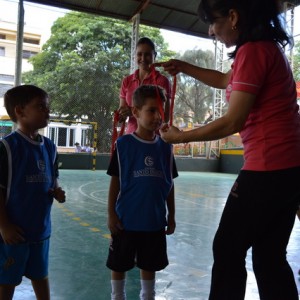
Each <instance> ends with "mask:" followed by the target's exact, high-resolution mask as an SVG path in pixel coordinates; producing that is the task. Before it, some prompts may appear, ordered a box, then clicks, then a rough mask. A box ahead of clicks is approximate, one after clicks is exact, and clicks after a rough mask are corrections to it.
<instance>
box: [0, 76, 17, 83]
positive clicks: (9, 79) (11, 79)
mask: <svg viewBox="0 0 300 300" xmlns="http://www.w3.org/2000/svg"><path fill="white" fill-rule="evenodd" d="M14 80H15V76H14V75H7V74H0V81H6V82H13V81H14Z"/></svg>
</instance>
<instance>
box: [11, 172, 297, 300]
mask: <svg viewBox="0 0 300 300" xmlns="http://www.w3.org/2000/svg"><path fill="white" fill-rule="evenodd" d="M236 177H237V176H236V175H232V174H220V173H200V172H199V173H198V172H180V173H179V177H178V178H176V179H175V193H176V221H177V228H176V232H175V233H174V235H172V236H168V238H167V239H168V255H169V261H170V264H169V266H168V267H167V268H166V269H165V270H163V271H161V272H158V273H157V277H156V294H157V296H156V299H157V300H183V299H184V300H196V299H197V300H207V298H208V293H209V287H210V273H211V267H212V250H211V247H212V240H213V237H214V233H215V231H216V229H217V226H218V222H219V219H220V215H221V213H222V210H223V207H224V204H225V201H226V198H227V194H228V192H229V190H230V188H231V186H232V184H233V182H234V180H235V178H236ZM109 180H110V177H109V176H108V175H106V172H105V171H89V170H80V171H79V170H60V184H61V186H62V187H63V188H64V189H65V191H66V194H67V201H66V203H64V204H58V203H55V204H54V205H53V210H52V227H53V230H52V237H51V246H50V247H51V248H50V266H49V269H50V270H49V278H50V285H51V299H52V300H109V299H110V271H109V270H108V269H107V268H106V266H105V262H106V257H107V252H108V245H109V232H108V230H107V227H106V215H107V214H106V211H107V194H108V186H109ZM299 253H300V222H299V221H298V220H296V222H295V226H294V230H293V232H292V236H291V239H290V244H289V247H288V260H289V262H290V264H291V267H292V269H293V271H294V274H295V278H296V282H297V286H298V290H299V294H300V280H299V276H298V269H299V268H300V256H299ZM246 266H247V270H248V282H247V291H246V297H245V299H246V300H258V299H259V296H258V292H257V287H256V281H255V277H254V274H253V271H252V267H251V251H249V254H248V256H247V261H246ZM139 287H140V282H139V271H138V269H133V270H131V271H130V272H128V276H127V284H126V289H127V299H128V300H137V299H139V296H138V295H139ZM14 299H15V300H33V299H35V296H34V292H33V290H32V287H31V283H30V281H29V280H28V279H26V278H24V279H23V282H22V283H21V285H19V286H18V287H17V288H16V291H15V295H14Z"/></svg>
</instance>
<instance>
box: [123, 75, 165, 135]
mask: <svg viewBox="0 0 300 300" xmlns="http://www.w3.org/2000/svg"><path fill="white" fill-rule="evenodd" d="M143 84H144V85H145V84H157V85H158V86H160V87H161V88H163V89H164V90H165V92H166V96H167V99H170V97H171V84H170V81H169V79H168V78H167V77H166V76H163V75H161V74H160V72H158V71H157V70H155V79H154V78H153V75H152V74H151V73H150V74H149V75H148V76H147V77H146V78H145V79H144V80H143V81H142V82H141V81H140V80H139V70H136V71H135V72H134V73H133V74H131V75H129V76H127V77H125V78H124V79H123V81H122V85H121V89H120V98H121V99H124V100H125V101H126V103H127V105H128V106H132V95H133V93H134V91H135V90H136V89H137V88H138V87H139V86H140V85H143ZM136 128H137V124H136V120H135V118H134V117H133V116H131V117H129V120H128V124H127V129H126V133H131V132H134V131H135V130H136Z"/></svg>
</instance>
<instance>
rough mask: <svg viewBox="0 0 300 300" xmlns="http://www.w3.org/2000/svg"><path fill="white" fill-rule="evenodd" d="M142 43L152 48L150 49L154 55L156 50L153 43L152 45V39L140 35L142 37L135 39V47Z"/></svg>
mask: <svg viewBox="0 0 300 300" xmlns="http://www.w3.org/2000/svg"><path fill="white" fill-rule="evenodd" d="M142 44H146V45H148V46H150V47H151V48H152V50H153V53H154V56H156V54H157V52H156V51H155V45H154V43H153V42H152V40H150V39H149V38H147V37H142V38H140V39H139V40H138V41H137V43H136V47H137V46H138V45H142Z"/></svg>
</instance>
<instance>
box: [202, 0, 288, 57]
mask: <svg viewBox="0 0 300 300" xmlns="http://www.w3.org/2000/svg"><path fill="white" fill-rule="evenodd" d="M230 9H235V10H237V12H238V13H239V15H240V18H239V21H238V23H237V30H239V37H238V40H237V41H236V48H235V50H234V51H233V52H232V53H230V54H229V55H228V56H229V57H230V58H234V57H235V55H236V53H237V50H238V49H239V47H241V46H242V45H243V44H245V43H247V42H255V41H274V42H276V43H277V44H279V45H281V46H282V47H285V46H286V45H287V44H289V45H290V46H293V39H292V37H290V36H289V35H288V34H287V33H286V31H285V29H284V28H283V25H282V20H281V17H280V5H279V1H278V0H201V2H200V4H199V7H198V14H199V16H200V19H201V20H202V21H203V22H205V23H209V24H212V23H213V21H214V16H215V14H216V13H217V14H219V15H220V16H222V17H226V16H228V15H229V11H230Z"/></svg>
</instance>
